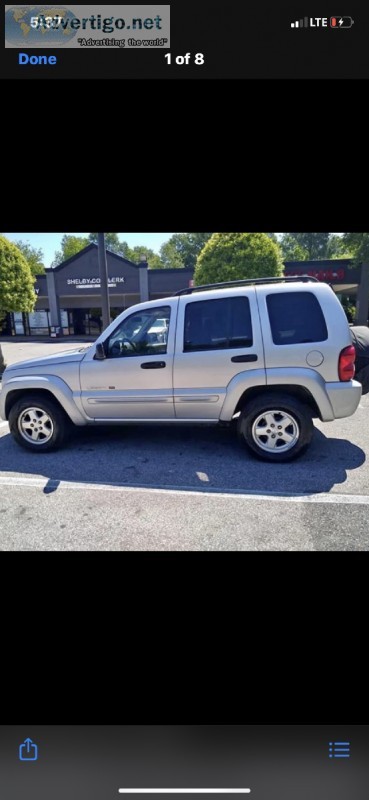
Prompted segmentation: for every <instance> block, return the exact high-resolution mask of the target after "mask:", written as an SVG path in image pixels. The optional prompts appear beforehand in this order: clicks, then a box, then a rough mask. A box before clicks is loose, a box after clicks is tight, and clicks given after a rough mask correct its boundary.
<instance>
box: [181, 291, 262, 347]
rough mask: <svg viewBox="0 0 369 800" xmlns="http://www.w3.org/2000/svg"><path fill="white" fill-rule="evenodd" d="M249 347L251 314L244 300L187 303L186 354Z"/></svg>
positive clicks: (244, 298) (250, 343) (245, 298)
mask: <svg viewBox="0 0 369 800" xmlns="http://www.w3.org/2000/svg"><path fill="white" fill-rule="evenodd" d="M251 346H252V326H251V313H250V303H249V300H248V298H247V297H224V298H222V299H219V300H197V301H196V302H193V303H187V305H186V313H185V325H184V343H183V351H184V352H185V353H189V352H193V351H197V350H223V349H228V348H236V347H251Z"/></svg>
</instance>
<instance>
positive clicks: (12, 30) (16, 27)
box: [5, 6, 77, 47]
mask: <svg viewBox="0 0 369 800" xmlns="http://www.w3.org/2000/svg"><path fill="white" fill-rule="evenodd" d="M35 17H36V18H37V19H38V18H39V23H38V25H37V27H34V18H35ZM67 19H68V20H69V22H68V24H67V25H66V26H65V27H64V26H63V24H62V22H63V21H66V20H67ZM72 19H75V15H74V14H73V13H72V12H71V11H70V10H69V9H68V8H66V7H65V6H15V7H14V8H9V9H8V10H7V11H6V12H5V40H6V42H8V43H9V44H11V45H13V47H62V46H63V45H64V44H67V43H68V42H69V41H70V40H71V39H73V37H74V36H75V35H76V33H77V31H76V30H73V28H71V27H70V21H71V20H72ZM49 20H50V22H49ZM51 20H53V22H51ZM58 20H59V21H58Z"/></svg>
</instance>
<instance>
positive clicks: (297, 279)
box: [175, 275, 320, 296]
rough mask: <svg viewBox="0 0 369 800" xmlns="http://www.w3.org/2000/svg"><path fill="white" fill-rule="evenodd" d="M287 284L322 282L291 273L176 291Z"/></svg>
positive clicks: (180, 292) (188, 292) (185, 291)
mask: <svg viewBox="0 0 369 800" xmlns="http://www.w3.org/2000/svg"><path fill="white" fill-rule="evenodd" d="M280 283H282V284H286V283H320V281H319V280H318V278H313V277H312V276H310V275H297V276H294V275H291V276H284V275H282V276H281V277H280V278H249V279H247V280H246V279H245V280H241V281H224V282H223V283H206V284H203V285H202V286H190V287H188V288H187V289H181V290H180V291H179V292H176V293H175V296H178V295H183V294H193V293H194V292H205V291H209V290H212V289H228V288H233V287H234V288H236V287H242V286H264V285H265V284H272V285H276V284H280Z"/></svg>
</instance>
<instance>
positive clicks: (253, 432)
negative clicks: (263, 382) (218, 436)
mask: <svg viewBox="0 0 369 800" xmlns="http://www.w3.org/2000/svg"><path fill="white" fill-rule="evenodd" d="M313 432H314V425H313V421H312V417H311V409H310V408H309V406H307V405H306V404H304V403H301V402H300V400H297V398H295V397H293V396H289V395H284V394H274V393H270V394H265V395H262V396H261V397H260V398H256V397H255V398H254V399H253V400H251V401H250V403H247V404H246V405H245V406H244V408H243V409H242V411H241V414H240V416H239V418H238V433H239V436H240V438H241V439H242V441H243V442H245V443H246V444H247V445H248V447H250V449H251V450H252V451H253V452H254V453H255V454H256V455H257V456H258V457H259V458H262V459H263V460H264V461H275V462H283V461H291V460H292V459H293V458H296V457H297V456H299V455H301V454H302V453H303V452H304V450H306V448H307V447H308V445H309V444H310V442H311V439H312V436H313Z"/></svg>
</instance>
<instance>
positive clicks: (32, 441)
mask: <svg viewBox="0 0 369 800" xmlns="http://www.w3.org/2000/svg"><path fill="white" fill-rule="evenodd" d="M69 427H70V421H69V419H68V417H67V416H66V414H65V413H64V411H63V409H62V408H60V406H59V405H58V403H56V402H54V401H53V400H52V399H50V400H49V399H48V398H45V397H44V396H42V395H37V394H34V395H31V394H29V395H25V396H23V397H22V398H21V399H20V400H17V402H16V403H14V405H13V407H12V408H11V410H10V412H9V428H10V431H11V433H12V434H13V436H14V439H16V441H17V442H18V444H20V445H21V446H22V447H25V448H26V449H27V450H33V452H34V453H45V452H47V451H49V450H55V449H56V448H57V447H60V445H61V444H62V443H63V442H64V439H65V437H66V434H67V432H68V430H69Z"/></svg>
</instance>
